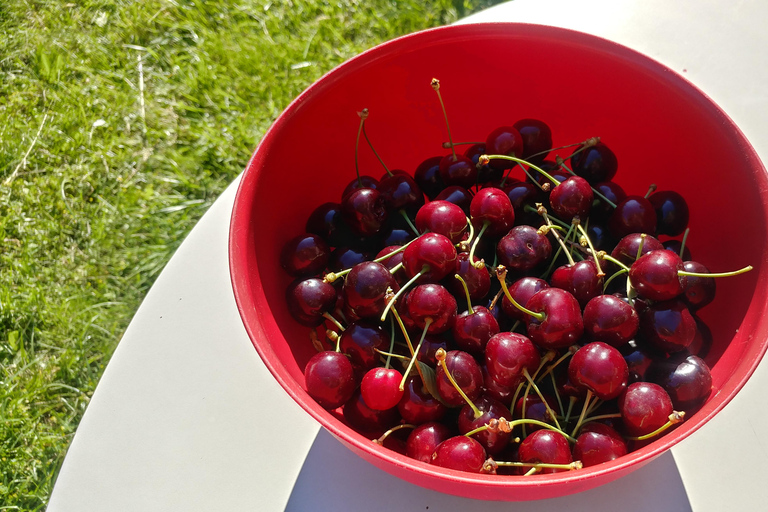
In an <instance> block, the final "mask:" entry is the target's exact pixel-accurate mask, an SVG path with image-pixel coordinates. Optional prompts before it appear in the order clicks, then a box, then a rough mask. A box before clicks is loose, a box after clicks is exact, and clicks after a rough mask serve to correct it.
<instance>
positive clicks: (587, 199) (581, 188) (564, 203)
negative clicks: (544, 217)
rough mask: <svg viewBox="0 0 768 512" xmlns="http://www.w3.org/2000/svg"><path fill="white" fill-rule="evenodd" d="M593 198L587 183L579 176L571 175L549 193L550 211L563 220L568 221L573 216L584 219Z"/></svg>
mask: <svg viewBox="0 0 768 512" xmlns="http://www.w3.org/2000/svg"><path fill="white" fill-rule="evenodd" d="M593 199H594V193H593V192H592V188H591V187H590V186H589V183H587V180H585V179H584V178H582V177H579V176H571V177H570V178H568V179H567V180H565V181H564V182H562V183H560V184H559V185H558V186H556V187H555V188H553V189H552V192H550V194H549V204H550V206H551V207H552V212H553V213H554V214H555V215H556V216H557V217H558V218H559V219H560V220H562V221H564V222H570V221H571V219H573V218H574V217H579V218H582V219H586V218H587V216H588V215H589V210H590V208H591V207H592V200H593Z"/></svg>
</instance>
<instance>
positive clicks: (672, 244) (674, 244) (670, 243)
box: [662, 240, 693, 261]
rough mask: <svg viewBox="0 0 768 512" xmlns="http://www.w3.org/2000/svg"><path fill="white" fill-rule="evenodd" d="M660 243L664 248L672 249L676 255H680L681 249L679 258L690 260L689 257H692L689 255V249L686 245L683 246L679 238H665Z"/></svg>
mask: <svg viewBox="0 0 768 512" xmlns="http://www.w3.org/2000/svg"><path fill="white" fill-rule="evenodd" d="M662 245H663V246H664V248H665V249H666V250H668V251H672V252H673V253H675V254H677V255H678V256H680V249H682V250H683V254H682V256H681V258H682V259H683V261H690V260H691V259H693V258H692V257H691V250H690V249H689V248H688V246H687V245H686V246H685V247H683V243H682V242H681V241H680V240H667V241H666V242H664V243H663V244H662Z"/></svg>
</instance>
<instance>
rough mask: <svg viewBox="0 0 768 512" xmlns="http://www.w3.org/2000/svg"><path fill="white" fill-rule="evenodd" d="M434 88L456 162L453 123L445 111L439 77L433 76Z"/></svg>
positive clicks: (432, 83)
mask: <svg viewBox="0 0 768 512" xmlns="http://www.w3.org/2000/svg"><path fill="white" fill-rule="evenodd" d="M431 85H432V89H434V90H435V92H436V93H437V99H438V100H440V107H441V108H442V109H443V117H445V126H446V127H447V128H448V142H449V143H450V145H451V152H452V153H453V161H454V162H455V161H456V160H458V157H457V156H456V149H455V148H454V145H455V144H454V143H453V137H452V136H451V125H450V123H449V122H448V113H447V112H446V111H445V104H444V103H443V96H442V95H441V94H440V80H438V79H437V78H433V79H432V82H431Z"/></svg>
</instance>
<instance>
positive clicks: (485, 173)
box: [464, 144, 504, 183]
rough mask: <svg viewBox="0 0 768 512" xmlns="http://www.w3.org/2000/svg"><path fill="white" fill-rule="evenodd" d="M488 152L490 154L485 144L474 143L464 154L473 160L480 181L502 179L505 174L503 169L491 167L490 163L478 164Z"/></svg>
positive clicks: (486, 181)
mask: <svg viewBox="0 0 768 512" xmlns="http://www.w3.org/2000/svg"><path fill="white" fill-rule="evenodd" d="M486 154H488V151H487V150H486V148H485V144H472V145H471V146H469V148H467V150H466V151H465V152H464V156H465V157H467V158H469V159H470V160H472V163H473V164H475V166H476V167H477V182H478V183H488V182H495V181H498V180H500V179H501V177H502V176H503V175H504V170H503V169H494V168H493V167H491V165H490V163H487V164H483V165H480V166H478V163H479V162H480V157H481V156H482V155H486Z"/></svg>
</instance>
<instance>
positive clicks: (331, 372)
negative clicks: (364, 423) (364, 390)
mask: <svg viewBox="0 0 768 512" xmlns="http://www.w3.org/2000/svg"><path fill="white" fill-rule="evenodd" d="M304 381H305V383H306V386H307V393H309V396H311V397H312V398H314V399H315V400H316V401H317V403H319V404H320V405H321V406H322V407H324V408H325V409H329V410H332V409H336V408H337V407H340V406H342V405H344V403H345V402H346V401H347V400H349V398H350V397H351V396H352V393H354V391H355V388H356V387H357V381H356V380H355V374H354V370H353V368H352V363H350V362H349V359H347V356H345V355H344V354H342V353H341V352H331V351H326V352H319V353H317V354H315V355H314V356H312V358H311V359H310V360H309V362H308V363H307V366H306V367H305V368H304Z"/></svg>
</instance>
